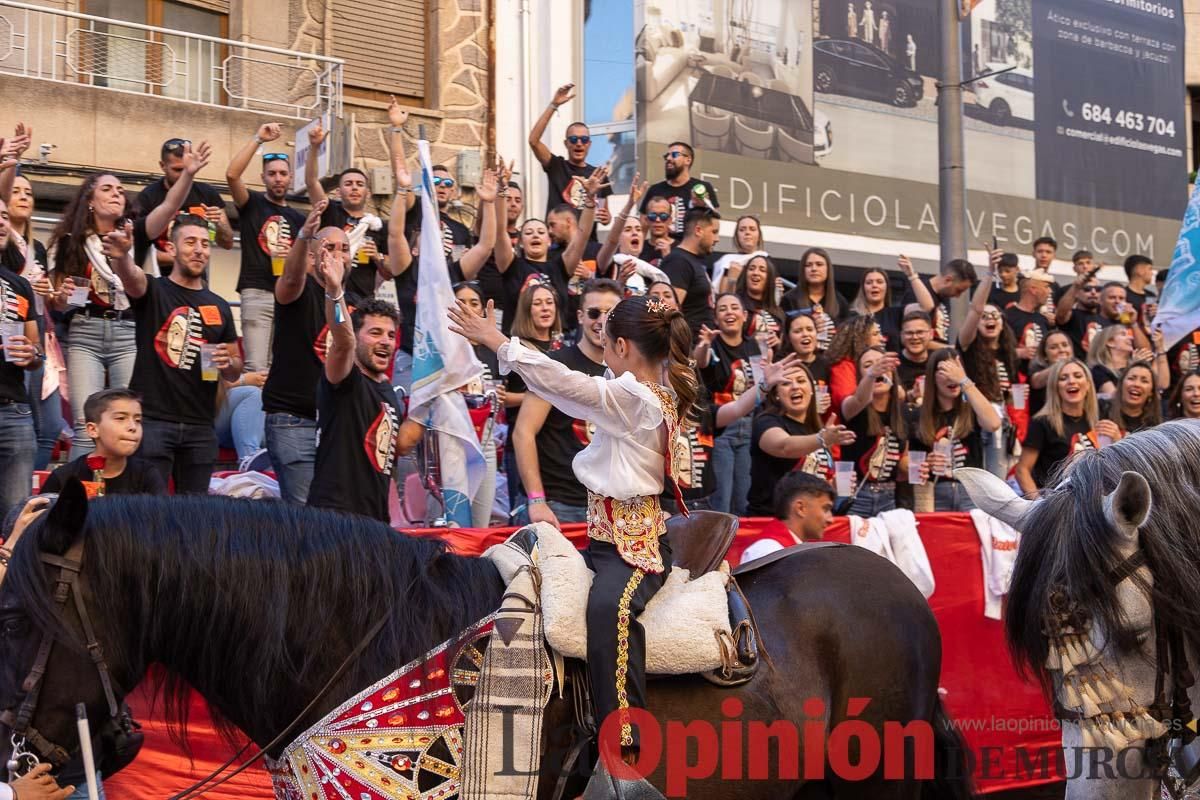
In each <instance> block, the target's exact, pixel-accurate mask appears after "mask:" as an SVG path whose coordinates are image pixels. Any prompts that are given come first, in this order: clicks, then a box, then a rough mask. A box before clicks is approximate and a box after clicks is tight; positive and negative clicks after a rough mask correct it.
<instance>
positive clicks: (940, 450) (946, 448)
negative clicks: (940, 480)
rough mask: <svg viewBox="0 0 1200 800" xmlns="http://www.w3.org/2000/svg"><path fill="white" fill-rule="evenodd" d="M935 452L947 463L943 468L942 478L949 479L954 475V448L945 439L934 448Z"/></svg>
mask: <svg viewBox="0 0 1200 800" xmlns="http://www.w3.org/2000/svg"><path fill="white" fill-rule="evenodd" d="M933 452H935V453H937V454H939V455H940V456H941V457H942V458H943V459H944V460H945V463H946V466H945V467H943V468H942V477H944V478H949V477H950V476H951V475H953V474H954V448H953V446H951V444H950V442H949V441H946V440H945V439H943V440H942V441H940V442H938V443H937V444H935V445H934V446H933Z"/></svg>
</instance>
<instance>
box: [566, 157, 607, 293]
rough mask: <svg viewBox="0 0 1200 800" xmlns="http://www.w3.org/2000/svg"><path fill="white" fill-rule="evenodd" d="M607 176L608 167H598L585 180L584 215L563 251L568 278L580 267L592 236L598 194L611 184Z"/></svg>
mask: <svg viewBox="0 0 1200 800" xmlns="http://www.w3.org/2000/svg"><path fill="white" fill-rule="evenodd" d="M607 177H608V168H607V167H596V169H594V170H592V174H591V175H589V176H588V178H587V180H585V181H584V182H583V191H584V192H585V194H586V199H585V200H584V202H583V215H582V216H581V217H580V218H579V225H577V226H576V227H575V235H574V236H572V237H571V241H570V242H569V243H568V244H567V249H566V250H564V251H563V270H564V271H565V272H566V273H567V277H568V278H570V277H571V276H572V275H574V274H575V270H576V269H578V268H579V261H580V259H582V258H583V253H584V248H586V247H587V243H588V239H590V238H591V236H592V227H593V226H594V225H595V224H596V194H597V193H598V192H599V191H600V190H601V189H603V188H604V187H606V186H610V185H611V184H609V183H608V182H607V181H606V180H605V179H606V178H607Z"/></svg>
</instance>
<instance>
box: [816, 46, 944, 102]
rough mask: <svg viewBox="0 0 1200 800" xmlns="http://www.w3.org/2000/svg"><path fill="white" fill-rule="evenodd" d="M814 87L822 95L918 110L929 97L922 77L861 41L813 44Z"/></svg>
mask: <svg viewBox="0 0 1200 800" xmlns="http://www.w3.org/2000/svg"><path fill="white" fill-rule="evenodd" d="M813 85H814V86H815V88H816V90H817V91H818V92H825V93H830V92H835V93H837V94H847V95H850V96H852V97H862V98H865V99H868V100H883V101H885V102H888V103H891V104H892V105H896V106H900V107H910V106H915V105H916V104H917V101H919V100H920V99H921V97H922V96H924V94H925V84H924V82H923V81H922V80H921V76H920V75H918V74H917V73H915V72H913V71H912V70H910V69H906V68H905V67H904V66H902V65H901V64H900V63H898V62H897V61H896V60H895V59H893V58H892V57H891V56H889V55H888V54H887V53H884V52H883V51H882V50H880V49H879V48H877V47H872V46H871V45H869V44H866V43H865V42H860V41H858V40H857V39H818V40H817V41H815V42H813Z"/></svg>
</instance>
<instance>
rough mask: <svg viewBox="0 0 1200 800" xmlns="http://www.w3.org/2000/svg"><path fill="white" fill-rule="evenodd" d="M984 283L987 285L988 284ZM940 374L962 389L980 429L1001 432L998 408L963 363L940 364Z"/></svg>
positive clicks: (957, 361) (947, 362) (956, 360)
mask: <svg viewBox="0 0 1200 800" xmlns="http://www.w3.org/2000/svg"><path fill="white" fill-rule="evenodd" d="M983 283H984V284H985V285H986V283H987V282H986V281H984V282H983ZM938 372H939V373H940V374H941V375H943V376H945V377H946V378H948V379H949V380H951V381H953V382H954V383H957V384H958V385H959V386H960V387H961V388H962V392H963V397H965V398H966V400H967V402H968V403H970V404H971V410H972V411H974V412H975V421H976V422H978V423H979V427H981V428H983V429H984V430H985V431H989V432H994V431H998V430H1000V425H1001V421H1000V415H999V414H997V413H996V407H995V406H993V405H992V403H991V401H990V400H988V399H987V397H985V396H984V394H983V392H981V391H979V387H978V386H976V385H975V381H972V380H969V379H968V378H967V373H966V372H965V371H964V370H963V366H962V362H960V361H959V360H958V359H957V358H950V359H947V360H945V361H943V362H942V363H941V364H938ZM926 391H932V388H930V389H926Z"/></svg>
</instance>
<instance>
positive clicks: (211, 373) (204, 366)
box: [200, 344, 218, 381]
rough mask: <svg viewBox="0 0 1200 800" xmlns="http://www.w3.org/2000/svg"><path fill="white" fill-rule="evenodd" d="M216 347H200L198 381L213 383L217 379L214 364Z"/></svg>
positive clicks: (205, 345) (211, 345) (212, 345)
mask: <svg viewBox="0 0 1200 800" xmlns="http://www.w3.org/2000/svg"><path fill="white" fill-rule="evenodd" d="M217 347H218V345H215V344H202V345H200V380H202V381H215V380H216V379H217V377H218V371H217V365H216V363H215V362H214V357H215V356H216V354H217Z"/></svg>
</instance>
